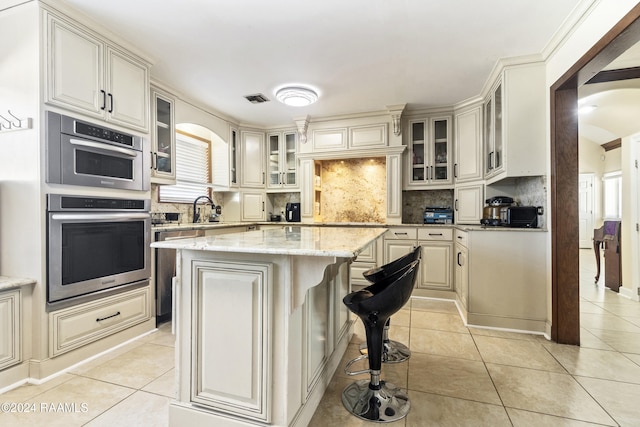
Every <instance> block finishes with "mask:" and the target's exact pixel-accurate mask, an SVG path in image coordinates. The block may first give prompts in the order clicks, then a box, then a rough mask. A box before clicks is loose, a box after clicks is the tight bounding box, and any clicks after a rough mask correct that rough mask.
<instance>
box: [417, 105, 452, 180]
mask: <svg viewBox="0 0 640 427" xmlns="http://www.w3.org/2000/svg"><path fill="white" fill-rule="evenodd" d="M408 129H409V135H408V139H409V141H408V142H409V143H408V145H409V150H408V163H409V165H408V167H407V168H406V170H407V172H408V175H407V177H406V187H407V188H411V189H420V188H434V187H437V188H452V184H453V179H452V178H453V177H452V174H451V164H452V160H453V153H452V151H451V147H452V141H451V117H450V116H445V117H431V118H428V119H420V120H410V121H409V126H408Z"/></svg>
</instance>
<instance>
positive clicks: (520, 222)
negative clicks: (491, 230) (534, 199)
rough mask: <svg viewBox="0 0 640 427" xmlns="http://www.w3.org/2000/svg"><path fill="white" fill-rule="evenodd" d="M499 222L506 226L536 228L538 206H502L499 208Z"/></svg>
mask: <svg viewBox="0 0 640 427" xmlns="http://www.w3.org/2000/svg"><path fill="white" fill-rule="evenodd" d="M500 223H501V224H502V225H504V226H507V227H520V228H538V207H537V206H504V207H502V208H500Z"/></svg>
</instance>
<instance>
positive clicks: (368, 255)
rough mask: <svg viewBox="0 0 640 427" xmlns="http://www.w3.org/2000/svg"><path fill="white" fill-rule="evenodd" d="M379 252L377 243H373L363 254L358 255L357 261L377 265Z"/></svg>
mask: <svg viewBox="0 0 640 427" xmlns="http://www.w3.org/2000/svg"><path fill="white" fill-rule="evenodd" d="M377 252H378V251H377V250H376V242H371V243H370V244H369V245H368V246H367V247H366V248H364V249H363V250H362V252H360V253H359V254H358V257H357V258H356V261H357V262H369V263H374V264H375V262H376V259H377V258H376V255H377Z"/></svg>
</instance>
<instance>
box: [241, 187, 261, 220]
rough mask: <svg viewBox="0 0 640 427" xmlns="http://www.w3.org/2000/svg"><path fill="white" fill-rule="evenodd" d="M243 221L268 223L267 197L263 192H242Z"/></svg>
mask: <svg viewBox="0 0 640 427" xmlns="http://www.w3.org/2000/svg"><path fill="white" fill-rule="evenodd" d="M240 198H241V210H242V217H241V221H266V219H267V215H266V206H265V205H266V195H265V193H262V192H257V191H256V192H242V193H241V194H240Z"/></svg>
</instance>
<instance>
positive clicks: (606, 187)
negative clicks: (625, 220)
mask: <svg viewBox="0 0 640 427" xmlns="http://www.w3.org/2000/svg"><path fill="white" fill-rule="evenodd" d="M602 191H603V200H604V218H605V219H616V220H619V219H622V172H619V171H618V172H610V173H606V174H604V176H603V177H602Z"/></svg>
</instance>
